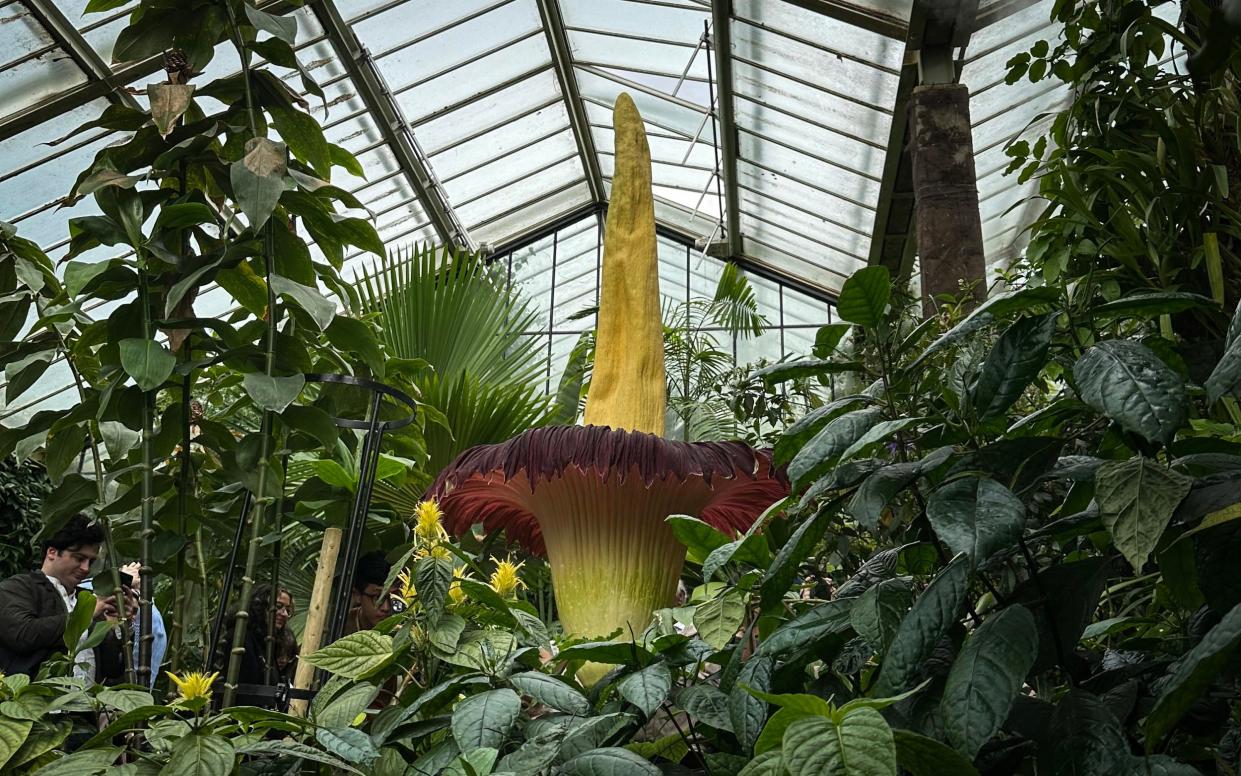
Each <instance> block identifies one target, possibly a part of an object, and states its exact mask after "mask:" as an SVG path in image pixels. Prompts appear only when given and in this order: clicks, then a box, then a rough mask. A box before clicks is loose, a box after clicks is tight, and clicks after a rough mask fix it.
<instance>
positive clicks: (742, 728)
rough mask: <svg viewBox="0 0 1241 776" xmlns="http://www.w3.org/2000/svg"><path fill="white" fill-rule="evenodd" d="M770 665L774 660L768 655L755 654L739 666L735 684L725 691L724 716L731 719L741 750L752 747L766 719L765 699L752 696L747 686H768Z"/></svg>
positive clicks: (773, 666)
mask: <svg viewBox="0 0 1241 776" xmlns="http://www.w3.org/2000/svg"><path fill="white" fill-rule="evenodd" d="M774 668H775V661H774V660H773V659H772V658H769V657H766V656H759V655H755V656H754V657H752V658H751V659H750V661H749V662H748V663H746V664H745V665H744V666H742V667H741V672H740V673H739V674H738V675H737V686H735V687H733V688H732V689H731V690H730V691H729V693H728V716H729V718H730V719H731V720H732V723H733V732H734V734H735V735H736V736H737V741H738V742H740V744H741V747H742V749H743V750H745V751H749V750H750V749H752V748H753V747H754V743H755V742H756V741H757V740H758V736H759V734H760V733H761V732H762V730H763V723H764V722H765V721H766V720H767V702H766V701H764V700H762V699H761V698H756V697H754V695H753V693H751V692H750V691H749V690H763V691H765V690H769V689H771V673H772V670H773V669H774ZM747 688H749V689H747Z"/></svg>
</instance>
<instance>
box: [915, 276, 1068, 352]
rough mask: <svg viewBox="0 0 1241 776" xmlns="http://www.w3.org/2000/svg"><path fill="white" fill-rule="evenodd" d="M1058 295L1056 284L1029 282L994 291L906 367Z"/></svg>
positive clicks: (1046, 302) (1056, 297) (1050, 302)
mask: <svg viewBox="0 0 1241 776" xmlns="http://www.w3.org/2000/svg"><path fill="white" fill-rule="evenodd" d="M1059 296H1060V289H1059V288H1058V287H1056V286H1031V287H1027V288H1022V289H1018V290H1016V291H1004V292H1001V293H999V294H993V295H991V296H989V297H987V301H985V302H983V303H982V304H980V305H979V306H978V307H976V308H974V310H973V311H972V312H970V314H969V315H967V316H966V317H965V319H964V320H962V321H961V322H960V323H958V324H957V325H956V326H953V327H952V328H951V329H949V330H948V331H946V332H944V333H943V334H942V335H940V337H939V338H938V339H937V340H935V341H934V342H932V343H931V344H930V345H928V346H927V347H926V349H925V350H923V351H922V355H920V356H918V357H917V358H916V359H914V361H913V363H911V364H910V365H909V367H908V369H909V370H915V369H917V368H918V367H919V366H920V365H921V364H922V362H923V361H924V360H926V359H927V358H929V357H931V356H932V355H934V354H936V353H938V352H939V351H941V350H943V349H944V348H946V347H948V346H949V345H953V344H955V343H957V342H960V341H961V340H963V339H965V338H966V337H968V336H970V335H971V334H973V333H974V332H976V331H978V330H980V329H982V328H985V327H986V326H989V325H990V324H992V323H994V322H995V321H996V320H998V319H1001V318H1004V317H1007V316H1009V315H1012V314H1013V313H1016V312H1022V311H1024V310H1030V309H1035V308H1041V307H1046V306H1047V305H1049V304H1052V303H1053V302H1055V301H1056V300H1057V299H1058V298H1059Z"/></svg>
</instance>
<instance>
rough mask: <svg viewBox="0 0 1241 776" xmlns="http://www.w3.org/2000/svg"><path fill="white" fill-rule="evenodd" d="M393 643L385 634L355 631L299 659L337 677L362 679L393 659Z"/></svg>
mask: <svg viewBox="0 0 1241 776" xmlns="http://www.w3.org/2000/svg"><path fill="white" fill-rule="evenodd" d="M392 644H393V642H392V637H391V636H389V635H387V634H385V633H376V632H375V631H369V630H366V631H358V632H357V633H352V634H350V635H348V636H345V637H344V638H342V639H340V640H339V641H334V642H332V643H331V644H328V645H327V646H326V647H323V648H322V649H320V650H319V651H317V652H314V653H312V654H310V655H302V657H301V658H300V659H301V660H305V661H306V662H307V663H310V664H311V665H313V666H316V667H318V668H322V669H323V670H325V671H330V672H331V673H333V674H337V675H338V676H343V677H346V678H348V679H364V678H366V677H367V676H370V675H371V674H373V673H375V672H376V671H378V670H379V669H380V668H382V667H383V666H384V665H386V664H387V663H388V662H389V661H390V660H391V659H392V657H393V655H392Z"/></svg>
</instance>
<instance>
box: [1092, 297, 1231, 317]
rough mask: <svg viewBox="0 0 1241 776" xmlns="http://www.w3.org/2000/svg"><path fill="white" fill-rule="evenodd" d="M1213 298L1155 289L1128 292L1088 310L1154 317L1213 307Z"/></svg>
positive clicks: (1104, 314) (1105, 314) (1106, 314)
mask: <svg viewBox="0 0 1241 776" xmlns="http://www.w3.org/2000/svg"><path fill="white" fill-rule="evenodd" d="M1215 306H1216V304H1215V302H1214V300H1212V299H1209V298H1208V297H1205V296H1202V295H1201V294H1191V293H1189V292H1188V291H1156V292H1149V293H1142V294H1130V295H1129V296H1124V297H1121V298H1120V299H1116V300H1114V301H1111V302H1105V303H1103V304H1101V305H1098V306H1097V307H1094V308H1092V309H1091V310H1090V314H1091V315H1093V316H1095V317H1096V318H1155V317H1158V316H1160V315H1172V314H1174V313H1182V312H1185V311H1186V310H1193V309H1194V308H1210V307H1215Z"/></svg>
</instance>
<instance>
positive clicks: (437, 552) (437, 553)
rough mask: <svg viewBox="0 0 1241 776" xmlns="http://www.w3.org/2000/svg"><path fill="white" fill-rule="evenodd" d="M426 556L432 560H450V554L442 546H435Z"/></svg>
mask: <svg viewBox="0 0 1241 776" xmlns="http://www.w3.org/2000/svg"><path fill="white" fill-rule="evenodd" d="M428 554H429V555H430V556H431V557H432V558H436V559H438V560H449V559H450V558H452V552H451V551H450V550H449V549H448V548H447V547H445V546H444V545H442V544H437V545H435V546H434V547H432V548H431V551H430V552H429V553H428Z"/></svg>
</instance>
